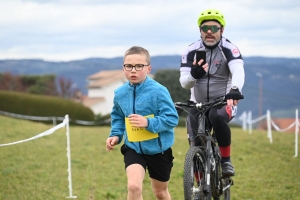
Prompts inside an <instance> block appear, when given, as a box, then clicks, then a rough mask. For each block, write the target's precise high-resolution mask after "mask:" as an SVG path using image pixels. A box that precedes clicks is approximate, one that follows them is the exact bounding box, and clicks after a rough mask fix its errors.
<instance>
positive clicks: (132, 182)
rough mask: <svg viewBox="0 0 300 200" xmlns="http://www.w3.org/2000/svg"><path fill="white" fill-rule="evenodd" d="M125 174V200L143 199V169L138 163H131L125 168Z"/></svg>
mask: <svg viewBox="0 0 300 200" xmlns="http://www.w3.org/2000/svg"><path fill="white" fill-rule="evenodd" d="M126 174H127V190H128V194H127V200H143V196H142V191H143V180H144V177H145V169H144V168H143V167H142V166H141V165H139V164H132V165H129V166H128V167H127V168H126Z"/></svg>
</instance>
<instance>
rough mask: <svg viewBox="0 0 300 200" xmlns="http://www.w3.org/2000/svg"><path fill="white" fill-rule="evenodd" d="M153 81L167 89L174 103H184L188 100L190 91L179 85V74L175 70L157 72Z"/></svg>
mask: <svg viewBox="0 0 300 200" xmlns="http://www.w3.org/2000/svg"><path fill="white" fill-rule="evenodd" d="M154 77H155V78H154V79H155V80H156V81H157V82H159V83H160V84H162V85H164V86H165V87H166V88H168V90H169V92H170V94H171V97H172V99H173V101H174V102H176V101H181V102H185V101H187V100H189V99H190V90H187V89H184V88H182V87H181V85H180V83H179V77H180V72H179V70H176V69H164V70H158V71H157V72H156V73H155V75H154Z"/></svg>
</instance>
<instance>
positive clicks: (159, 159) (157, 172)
mask: <svg viewBox="0 0 300 200" xmlns="http://www.w3.org/2000/svg"><path fill="white" fill-rule="evenodd" d="M121 153H122V154H123V155H124V163H125V169H126V168H127V167H128V166H129V165H131V164H140V165H142V166H143V167H144V169H145V171H146V169H148V172H149V176H150V178H153V179H155V180H158V181H161V182H166V181H169V179H170V174H171V169H172V167H173V159H174V157H173V154H172V149H171V148H169V149H167V150H166V151H164V153H158V154H154V155H145V154H138V153H136V151H135V150H133V149H131V148H129V147H127V146H126V145H124V144H123V145H122V147H121Z"/></svg>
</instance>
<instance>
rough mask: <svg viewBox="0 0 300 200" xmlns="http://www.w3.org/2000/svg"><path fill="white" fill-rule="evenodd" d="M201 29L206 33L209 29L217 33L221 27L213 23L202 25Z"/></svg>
mask: <svg viewBox="0 0 300 200" xmlns="http://www.w3.org/2000/svg"><path fill="white" fill-rule="evenodd" d="M200 29H201V30H202V31H203V32H204V33H207V32H208V30H210V31H211V32H212V33H216V32H218V30H219V29H220V27H218V26H216V25H213V26H207V25H204V26H201V27H200Z"/></svg>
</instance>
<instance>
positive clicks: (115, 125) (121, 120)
mask: <svg viewBox="0 0 300 200" xmlns="http://www.w3.org/2000/svg"><path fill="white" fill-rule="evenodd" d="M124 132H125V116H124V114H123V112H122V110H121V108H120V107H119V105H118V103H117V101H116V98H114V106H113V108H112V112H111V130H110V134H109V137H113V136H118V137H119V142H118V143H119V144H120V143H121V142H122V139H123V135H124Z"/></svg>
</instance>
